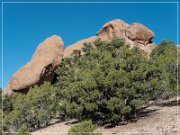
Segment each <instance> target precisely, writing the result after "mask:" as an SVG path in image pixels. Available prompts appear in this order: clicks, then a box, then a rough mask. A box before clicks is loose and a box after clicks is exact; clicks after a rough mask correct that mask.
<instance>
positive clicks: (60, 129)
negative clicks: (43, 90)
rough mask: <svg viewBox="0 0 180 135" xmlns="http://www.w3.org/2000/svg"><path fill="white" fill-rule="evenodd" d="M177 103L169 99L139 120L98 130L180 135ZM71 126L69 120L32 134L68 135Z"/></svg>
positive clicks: (105, 133) (106, 134)
mask: <svg viewBox="0 0 180 135" xmlns="http://www.w3.org/2000/svg"><path fill="white" fill-rule="evenodd" d="M179 99H180V98H179ZM176 103H177V102H176V101H171V102H169V101H168V102H164V103H163V104H162V103H161V104H159V105H156V106H152V107H149V108H148V110H151V112H150V113H148V114H147V116H144V115H143V116H142V117H140V118H139V120H138V121H137V122H129V123H128V124H126V125H120V126H116V127H113V128H106V126H107V125H106V126H103V127H99V128H98V131H100V132H101V133H102V134H103V135H114V134H116V135H180V108H179V106H177V104H176ZM70 126H72V124H68V122H59V123H56V124H54V125H51V126H49V127H47V128H44V129H40V130H38V131H35V132H33V133H32V135H66V134H67V132H68V130H69V128H70Z"/></svg>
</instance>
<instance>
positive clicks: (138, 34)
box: [64, 19, 156, 57]
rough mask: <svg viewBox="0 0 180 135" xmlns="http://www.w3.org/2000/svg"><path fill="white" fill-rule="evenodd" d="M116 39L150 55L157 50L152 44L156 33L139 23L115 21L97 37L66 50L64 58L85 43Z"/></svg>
mask: <svg viewBox="0 0 180 135" xmlns="http://www.w3.org/2000/svg"><path fill="white" fill-rule="evenodd" d="M114 38H120V39H123V40H124V41H125V42H126V43H127V44H129V45H130V47H131V48H132V47H134V46H138V47H139V48H141V49H142V50H144V51H145V52H146V53H147V54H148V55H149V54H150V53H151V51H152V50H153V49H154V48H155V46H156V45H155V44H154V43H152V41H151V40H152V39H153V38H154V33H153V32H152V31H151V30H149V29H148V28H147V27H145V26H144V25H142V24H139V23H133V24H131V25H129V24H127V23H125V22H124V21H122V20H119V19H115V20H112V21H109V22H108V23H106V24H105V25H104V26H103V27H102V28H101V29H100V30H99V31H98V32H97V34H96V36H93V37H90V38H87V39H84V40H81V41H79V42H76V43H75V44H73V45H70V46H68V47H67V48H66V49H65V53H64V57H67V56H70V54H71V53H72V52H73V50H74V49H79V50H80V49H81V48H82V47H83V45H84V43H85V42H87V43H89V42H90V43H93V42H94V41H95V40H98V39H100V40H102V41H103V40H112V39H114Z"/></svg>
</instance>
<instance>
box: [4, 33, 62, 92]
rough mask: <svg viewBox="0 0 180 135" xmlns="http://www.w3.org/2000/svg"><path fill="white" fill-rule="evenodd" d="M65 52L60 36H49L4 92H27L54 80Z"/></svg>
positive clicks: (14, 76)
mask: <svg viewBox="0 0 180 135" xmlns="http://www.w3.org/2000/svg"><path fill="white" fill-rule="evenodd" d="M63 52H64V45H63V41H62V39H61V38H60V37H58V36H56V35H54V36H51V37H49V38H47V39H46V40H45V41H44V42H42V43H41V44H40V45H39V46H38V47H37V49H36V51H35V53H34V55H33V57H32V59H31V60H30V61H29V62H28V63H27V64H26V65H24V66H23V67H21V68H20V69H19V70H18V71H17V72H16V73H15V74H14V75H13V76H12V77H11V79H10V81H9V84H8V85H7V86H8V87H7V88H6V89H5V90H4V92H3V93H10V91H17V92H25V91H27V90H28V88H29V87H31V86H33V85H35V84H41V83H43V82H44V81H52V79H53V77H54V71H55V69H56V68H57V66H58V65H59V64H60V63H61V59H62V57H63Z"/></svg>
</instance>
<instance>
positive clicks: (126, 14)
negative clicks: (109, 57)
mask: <svg viewBox="0 0 180 135" xmlns="http://www.w3.org/2000/svg"><path fill="white" fill-rule="evenodd" d="M3 7H4V10H3V11H4V13H3V15H4V17H3V23H4V26H3V41H4V42H3V46H4V49H3V52H4V53H3V57H4V59H3V60H4V65H3V69H4V72H3V73H4V75H3V84H2V86H1V87H3V86H5V85H6V84H7V82H8V80H9V79H10V77H11V76H12V75H13V73H14V72H15V71H17V70H18V69H19V68H20V67H21V66H22V65H24V64H25V63H27V62H28V60H29V59H30V58H31V56H32V54H33V52H34V51H35V48H36V47H37V46H38V44H39V43H40V42H42V41H43V40H44V39H45V38H47V37H49V36H51V35H54V34H56V35H59V36H61V37H62V39H63V41H64V44H65V47H67V46H68V45H70V44H72V43H74V42H76V41H78V40H81V39H84V38H87V37H90V36H93V35H95V34H96V32H97V31H98V30H99V29H100V28H101V27H102V25H104V24H105V23H106V22H108V21H110V20H112V19H122V20H124V21H125V22H127V23H129V24H131V23H133V22H139V23H142V24H144V25H145V26H147V27H148V28H150V29H151V30H152V31H153V32H154V33H155V35H156V36H155V38H154V39H153V41H154V42H155V43H156V44H158V43H159V42H160V41H161V40H163V39H167V40H173V41H174V42H175V43H176V41H177V30H176V29H177V16H176V12H177V9H176V4H162V3H161V4H157V3H156V4H150V3H148V4H147V3H146V4H132V3H131V4H122V3H118V4H102V3H101V4H95V3H94V4H17V3H16V4H12V3H4V5H3ZM0 76H2V73H0ZM1 79H2V78H1ZM0 81H2V80H0Z"/></svg>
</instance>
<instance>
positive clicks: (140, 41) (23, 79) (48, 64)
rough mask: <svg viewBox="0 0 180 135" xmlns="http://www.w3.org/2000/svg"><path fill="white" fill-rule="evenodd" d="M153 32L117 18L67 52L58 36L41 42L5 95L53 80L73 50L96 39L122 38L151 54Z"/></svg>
mask: <svg viewBox="0 0 180 135" xmlns="http://www.w3.org/2000/svg"><path fill="white" fill-rule="evenodd" d="M153 37H154V33H153V32H152V31H151V30H149V29H148V28H147V27H145V26H144V25H142V24H139V23H133V24H131V25H129V24H127V23H125V22H124V21H122V20H119V19H115V20H112V21H109V22H108V23H106V24H105V25H104V26H103V27H102V28H101V29H100V30H99V31H98V32H97V34H96V36H92V37H90V38H87V39H83V40H81V41H78V42H76V43H75V44H72V45H70V46H68V47H67V48H66V49H65V50H64V47H63V41H62V39H61V38H60V37H58V36H52V37H50V38H48V39H46V40H45V41H44V42H43V43H41V44H40V45H39V46H38V47H37V50H36V52H35V53H34V55H33V57H32V59H31V60H30V62H28V63H27V64H26V65H24V66H23V67H21V68H20V69H19V70H18V71H17V72H16V73H15V74H14V75H13V76H12V78H11V79H10V81H9V83H8V85H7V86H6V88H5V90H4V91H3V93H8V94H10V93H12V92H13V91H14V92H16V91H17V92H21V91H23V92H24V91H27V90H28V88H29V87H31V86H33V85H35V84H41V83H43V82H44V81H52V80H53V77H54V71H55V69H56V67H57V66H58V65H59V64H60V63H61V59H62V58H63V57H68V56H70V55H71V53H72V52H73V50H75V49H78V50H81V48H82V47H83V46H84V43H93V42H94V41H96V40H102V41H103V40H112V39H114V38H121V39H123V40H124V41H125V42H126V43H127V44H129V45H130V47H131V48H132V47H134V46H137V47H139V48H141V49H142V50H144V51H145V52H146V53H147V54H148V55H149V54H150V53H151V51H152V50H153V49H154V48H155V47H156V45H155V44H154V43H153V42H152V38H153Z"/></svg>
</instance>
